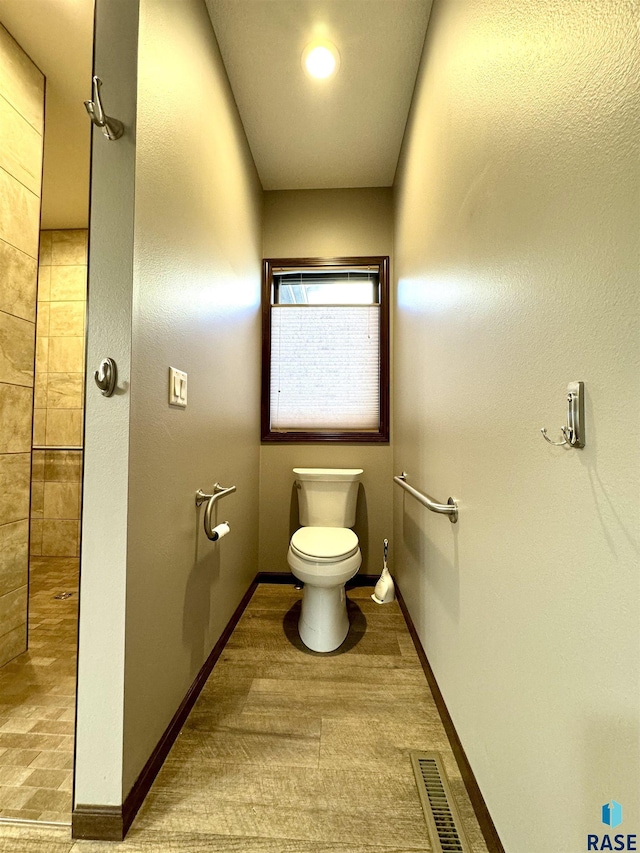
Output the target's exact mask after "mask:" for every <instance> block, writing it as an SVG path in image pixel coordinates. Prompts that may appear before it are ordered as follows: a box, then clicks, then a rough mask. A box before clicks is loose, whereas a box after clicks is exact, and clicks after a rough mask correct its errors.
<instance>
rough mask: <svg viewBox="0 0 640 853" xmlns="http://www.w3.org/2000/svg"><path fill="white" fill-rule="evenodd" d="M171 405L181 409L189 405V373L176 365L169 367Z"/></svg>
mask: <svg viewBox="0 0 640 853" xmlns="http://www.w3.org/2000/svg"><path fill="white" fill-rule="evenodd" d="M169 405H170V406H179V407H180V408H181V409H184V408H186V405H187V374H186V373H185V372H184V370H176V368H175V367H170V368H169Z"/></svg>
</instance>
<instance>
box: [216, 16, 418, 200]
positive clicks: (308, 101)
mask: <svg viewBox="0 0 640 853" xmlns="http://www.w3.org/2000/svg"><path fill="white" fill-rule="evenodd" d="M206 3H207V7H208V9H209V15H210V17H211V21H212V23H213V27H214V30H215V32H216V36H217V38H218V43H219V45H220V50H221V52H222V57H223V60H224V63H225V66H226V69H227V73H228V75H229V80H230V82H231V88H232V89H233V93H234V96H235V99H236V103H237V104H238V109H239V111H240V116H241V118H242V122H243V124H244V127H245V130H246V133H247V138H248V140H249V145H250V147H251V151H252V153H253V157H254V160H255V162H256V166H257V168H258V173H259V175H260V179H261V181H262V184H263V187H264V188H265V189H266V190H274V189H309V188H326V187H378V186H390V185H391V184H392V183H393V177H394V174H395V169H396V164H397V161H398V154H399V151H400V145H401V143H402V135H403V133H404V127H405V124H406V120H407V114H408V112H409V105H410V102H411V96H412V94H413V87H414V82H415V78H416V73H417V70H418V63H419V61H420V54H421V51H422V45H423V42H424V36H425V32H426V28H427V23H428V18H429V11H430V7H431V0H206ZM319 37H323V38H328V39H329V40H330V41H332V42H333V43H334V44H335V45H336V47H337V48H338V50H339V52H340V60H341V65H340V70H339V71H338V73H337V74H336V75H335V77H333V78H332V79H330V80H324V81H318V80H313V79H311V78H309V77H308V76H307V75H306V74H304V73H303V71H302V68H301V63H300V57H301V54H302V51H303V50H304V48H305V47H306V45H307V44H308V43H309V42H310V41H312V40H313V39H314V38H319Z"/></svg>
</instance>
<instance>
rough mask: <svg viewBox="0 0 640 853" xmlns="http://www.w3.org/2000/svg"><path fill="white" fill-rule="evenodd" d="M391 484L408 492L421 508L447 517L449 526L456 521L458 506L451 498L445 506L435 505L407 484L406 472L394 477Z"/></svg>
mask: <svg viewBox="0 0 640 853" xmlns="http://www.w3.org/2000/svg"><path fill="white" fill-rule="evenodd" d="M393 482H394V483H397V484H398V485H399V486H402V488H403V489H404V490H405V491H407V492H409V494H410V495H412V497H414V498H415V499H416V500H417V501H419V502H420V503H421V504H422V505H423V506H426V508H427V509H430V510H431V512H441V513H443V515H448V516H449V521H450V522H451V524H455V523H456V521H457V520H458V504H457V502H456V501H455V500H454V499H453V498H449V499H448V500H447V502H446V504H438V503H435V501H432V500H431V498H429V497H427V496H426V495H423V494H422V492H419V491H418V490H417V489H414V488H413V486H410V485H409V484H408V483H407V472H406V471H403V472H402V474H400V476H399V477H394V478H393Z"/></svg>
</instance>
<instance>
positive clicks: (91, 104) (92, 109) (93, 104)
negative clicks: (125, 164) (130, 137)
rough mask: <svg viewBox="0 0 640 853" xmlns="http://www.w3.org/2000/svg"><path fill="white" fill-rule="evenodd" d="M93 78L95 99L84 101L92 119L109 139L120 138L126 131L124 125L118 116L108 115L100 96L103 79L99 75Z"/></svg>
mask: <svg viewBox="0 0 640 853" xmlns="http://www.w3.org/2000/svg"><path fill="white" fill-rule="evenodd" d="M92 80H93V100H92V101H85V102H84V105H85V107H86V108H87V112H88V113H89V115H90V116H91V121H92V122H93V123H94V124H95V126H96V127H99V128H100V129H101V130H102V132H103V133H104V135H105V136H106V138H107V139H111V140H113V139H120V137H121V136H122V134H123V133H124V125H123V124H122V122H121V121H118V119H117V118H110V117H109V116H108V115H106V113H105V111H104V109H103V108H102V100H101V98H100V88H101V86H102V80H101V79H100V78H99V77H93V78H92Z"/></svg>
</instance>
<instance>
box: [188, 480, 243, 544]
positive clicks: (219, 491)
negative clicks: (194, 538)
mask: <svg viewBox="0 0 640 853" xmlns="http://www.w3.org/2000/svg"><path fill="white" fill-rule="evenodd" d="M235 490H236V487H235V486H228V487H225V486H221V485H220V483H215V484H214V486H213V494H212V495H207V494H205V493H204V492H203V491H202V489H198V491H197V492H196V506H202V504H203V503H205V502H207V508H206V509H205V511H204V532H205V533H206V534H207V538H208V539H211V541H212V542H216V541H217V540H218V539H219V538H220V536H219V534H218V533H217V532H216V531H215V530H214V528H213V525H212V517H213V509H214V507H215V504H216V501H217V500H220V498H223V497H225V495H230V494H231V492H235ZM226 523H227V522H225V524H226Z"/></svg>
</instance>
